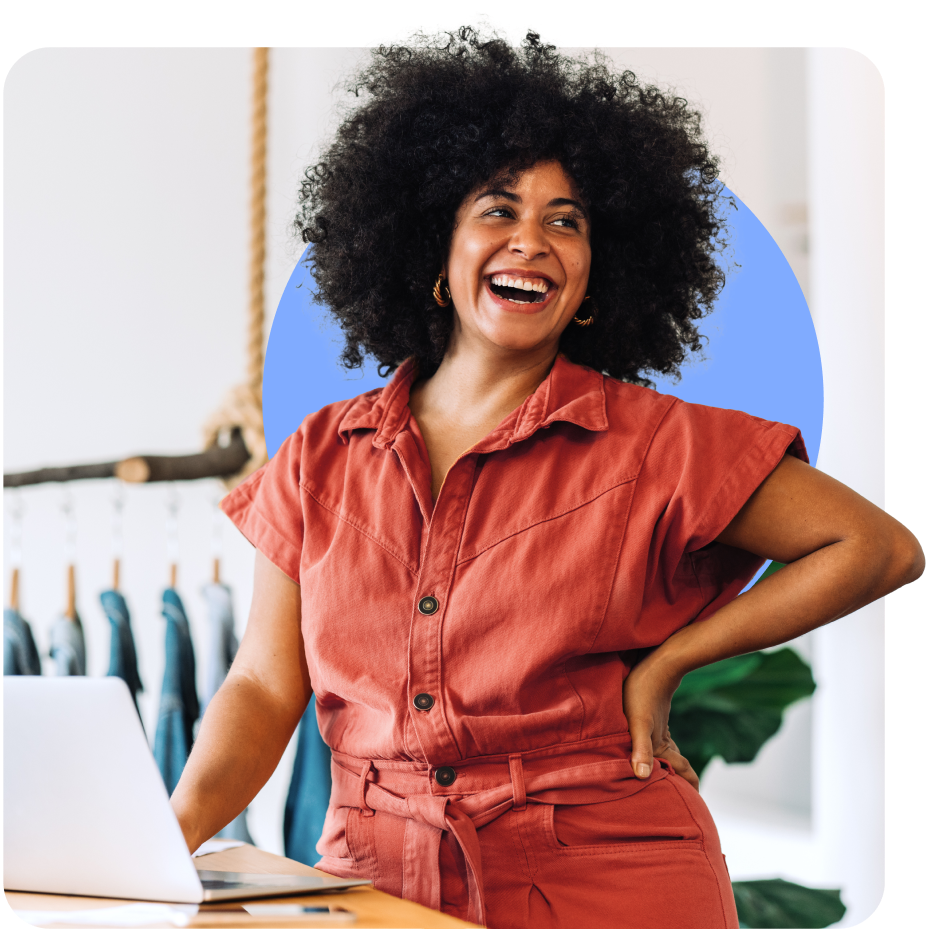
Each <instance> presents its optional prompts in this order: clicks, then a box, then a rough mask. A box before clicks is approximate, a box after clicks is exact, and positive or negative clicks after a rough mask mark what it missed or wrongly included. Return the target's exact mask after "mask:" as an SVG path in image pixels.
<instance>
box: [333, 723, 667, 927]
mask: <svg viewBox="0 0 948 929" xmlns="http://www.w3.org/2000/svg"><path fill="white" fill-rule="evenodd" d="M631 749H632V743H631V740H630V739H629V735H628V733H623V734H620V735H616V736H607V737H602V738H597V739H588V740H584V741H581V742H573V743H568V744H565V745H560V746H555V747H551V748H546V749H539V750H536V751H531V752H518V753H513V754H510V755H491V756H486V757H479V758H470V759H465V760H463V761H458V762H452V764H451V765H450V766H448V765H443V766H441V767H438V766H435V765H428V764H424V763H417V762H398V761H383V760H373V759H368V758H357V757H355V756H352V755H346V754H343V753H341V752H333V756H332V793H331V796H330V801H329V802H330V804H331V805H333V806H337V807H351V808H354V809H361V810H363V811H364V812H365V813H366V814H367V815H373V814H374V813H375V812H376V811H381V812H385V813H390V814H393V815H395V816H400V817H402V818H404V819H405V820H406V821H407V822H406V831H405V863H404V867H405V888H406V892H407V893H406V895H408V896H410V897H411V898H412V899H414V900H417V901H418V902H419V903H423V904H425V905H426V906H429V907H431V908H432V909H436V910H437V909H439V908H440V905H441V883H440V870H439V865H438V848H439V845H440V842H441V837H442V835H443V834H444V833H445V832H450V833H451V834H452V835H453V836H454V837H455V838H456V839H457V841H458V844H459V845H460V847H461V851H462V852H463V854H464V861H465V865H466V869H467V886H468V916H467V918H468V919H469V920H470V921H471V922H475V923H478V924H480V925H484V924H485V919H486V911H485V905H484V887H483V869H482V863H481V849H480V842H479V839H478V836H477V829H478V828H479V827H481V826H485V825H487V823H489V822H492V821H493V820H495V819H497V817H499V816H502V815H503V814H504V813H506V812H508V811H511V810H512V811H514V813H517V812H520V811H523V810H525V809H526V808H527V804H529V803H544V804H557V805H576V804H589V803H604V802H606V801H608V800H619V799H622V798H624V797H629V796H631V795H632V794H634V793H637V792H638V791H639V790H642V789H643V788H644V787H647V786H648V785H649V784H652V783H654V782H655V781H656V780H660V779H661V778H664V777H666V776H668V774H669V771H670V769H669V767H668V766H667V765H666V764H665V763H664V762H659V761H656V762H655V763H654V764H653V766H652V774H651V775H650V777H649V778H647V779H645V780H641V779H639V778H636V777H635V776H634V774H633V773H632V763H631ZM446 771H447V772H448V776H447V777H446V776H445V774H444V773H442V779H443V780H447V779H449V777H450V776H451V775H453V778H451V783H450V784H446V785H445V784H443V783H442V782H441V781H439V778H438V775H439V772H446Z"/></svg>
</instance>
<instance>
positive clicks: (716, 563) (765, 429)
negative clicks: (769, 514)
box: [640, 400, 809, 626]
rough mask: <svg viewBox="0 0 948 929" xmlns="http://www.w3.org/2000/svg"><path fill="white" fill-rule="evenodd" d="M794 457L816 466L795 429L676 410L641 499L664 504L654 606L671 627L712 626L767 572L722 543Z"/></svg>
mask: <svg viewBox="0 0 948 929" xmlns="http://www.w3.org/2000/svg"><path fill="white" fill-rule="evenodd" d="M788 453H789V454H792V455H795V456H796V457H797V458H799V459H801V460H802V461H805V462H808V461H809V458H808V456H807V453H806V447H805V446H804V443H803V437H802V436H801V434H800V430H799V429H797V428H795V427H793V426H788V425H785V424H784V423H777V422H770V421H769V420H764V419H759V418H758V417H756V416H750V415H749V414H747V413H741V412H738V411H736V410H725V409H718V408H716V407H707V406H700V405H698V404H692V403H684V402H683V401H680V400H676V401H675V402H674V403H673V404H672V406H671V407H670V408H669V411H668V413H667V415H666V416H665V418H664V419H663V421H662V422H661V424H660V425H659V428H658V429H657V430H656V433H655V435H654V436H653V440H652V443H651V445H650V448H649V451H648V454H647V456H646V459H645V462H644V463H643V467H642V472H641V474H640V484H641V487H640V491H641V490H645V491H646V492H647V493H648V494H649V496H652V498H653V499H655V500H656V503H660V504H661V506H660V509H659V512H658V514H657V515H658V518H657V520H656V523H655V526H654V533H653V535H652V540H651V546H650V551H649V569H648V576H649V587H650V588H651V590H650V591H649V592H648V594H647V599H648V600H651V601H652V603H651V606H652V607H653V608H657V609H660V610H661V611H663V612H665V611H667V615H666V616H665V617H664V618H665V619H666V621H668V620H671V624H672V625H674V626H680V625H684V624H685V623H687V622H689V621H691V620H692V619H706V618H708V617H709V616H710V615H712V614H713V613H714V612H715V611H716V610H718V609H720V608H721V607H722V606H724V604H725V603H727V602H729V601H730V600H731V599H733V598H734V597H736V596H737V595H738V594H739V593H740V592H741V590H742V589H743V588H744V587H745V586H746V585H747V583H748V582H749V581H750V580H751V579H752V578H753V576H754V574H755V573H756V572H757V571H758V570H759V568H760V567H761V565H763V563H764V559H761V558H759V557H757V556H756V555H753V554H751V553H749V552H745V551H741V550H739V549H735V548H731V547H729V546H727V545H723V544H721V543H718V542H715V539H716V538H717V537H718V536H719V535H720V534H721V532H722V531H723V530H724V529H725V527H726V526H727V525H728V524H729V523H730V522H731V520H732V519H734V517H735V516H736V515H737V513H738V511H739V510H740V509H741V507H742V506H743V505H744V504H745V503H746V502H747V500H748V499H749V498H750V496H751V495H752V494H753V493H754V491H755V490H756V489H757V488H758V487H759V486H760V485H761V484H762V483H763V481H764V480H765V478H767V476H768V475H769V474H770V473H771V472H772V471H773V470H774V469H775V468H776V467H777V465H778V464H779V463H780V461H781V460H782V459H783V457H784V455H786V454H788ZM653 495H657V497H656V496H653Z"/></svg>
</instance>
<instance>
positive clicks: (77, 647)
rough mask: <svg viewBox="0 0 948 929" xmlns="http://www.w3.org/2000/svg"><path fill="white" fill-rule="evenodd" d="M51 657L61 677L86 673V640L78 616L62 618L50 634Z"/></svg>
mask: <svg viewBox="0 0 948 929" xmlns="http://www.w3.org/2000/svg"><path fill="white" fill-rule="evenodd" d="M49 641H50V646H49V656H50V658H52V659H53V663H54V664H55V666H56V674H58V675H61V676H64V677H65V676H67V675H81V674H85V673H86V640H85V637H84V636H83V633H82V622H81V621H80V619H79V616H78V614H77V615H76V618H75V619H70V618H69V617H68V616H60V617H59V618H58V619H57V620H56V621H55V622H54V623H53V628H52V629H50V632H49Z"/></svg>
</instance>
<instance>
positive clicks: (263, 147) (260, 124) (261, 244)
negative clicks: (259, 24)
mask: <svg viewBox="0 0 948 929" xmlns="http://www.w3.org/2000/svg"><path fill="white" fill-rule="evenodd" d="M267 52H268V49H266V48H255V49H254V50H253V115H252V117H251V141H250V307H249V309H250V313H249V320H248V323H249V328H248V332H247V383H248V385H249V386H250V388H251V390H252V391H253V392H254V394H255V395H256V396H257V398H258V400H257V405H258V406H262V391H263V328H264V319H263V265H264V259H265V257H266V231H267V230H266V218H267V70H268V55H267Z"/></svg>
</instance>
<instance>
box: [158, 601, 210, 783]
mask: <svg viewBox="0 0 948 929" xmlns="http://www.w3.org/2000/svg"><path fill="white" fill-rule="evenodd" d="M161 600H162V609H161V612H162V615H163V616H164V617H165V619H166V620H167V621H168V625H167V628H166V629H165V676H164V679H163V680H162V683H161V701H160V703H159V707H158V729H157V731H156V732H155V760H156V761H157V762H158V770H159V771H161V777H162V780H163V781H164V782H165V788H166V789H167V791H168V795H169V796H170V795H171V792H172V791H173V790H174V788H175V785H176V784H177V783H178V778H180V777H181V772H182V771H183V770H184V765H185V763H186V762H187V760H188V754H189V753H190V751H191V746H192V745H193V744H194V723H195V721H196V720H197V718H198V712H199V706H198V699H197V688H196V686H195V683H194V647H193V645H192V644H191V629H190V627H189V625H188V617H187V616H186V615H185V612H184V605H183V604H182V603H181V598H180V597H179V596H178V593H177V591H176V590H174V589H173V588H171V587H169V588H168V589H167V590H165V592H164V593H163V594H162V595H161Z"/></svg>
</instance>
